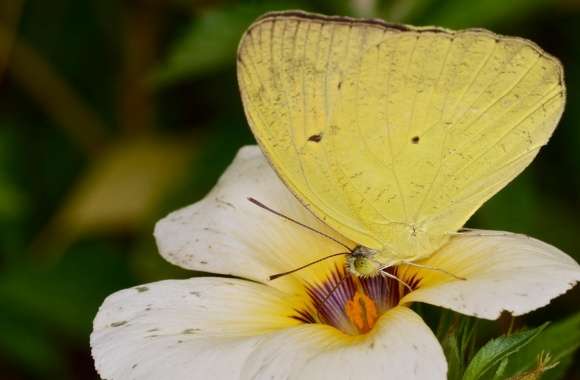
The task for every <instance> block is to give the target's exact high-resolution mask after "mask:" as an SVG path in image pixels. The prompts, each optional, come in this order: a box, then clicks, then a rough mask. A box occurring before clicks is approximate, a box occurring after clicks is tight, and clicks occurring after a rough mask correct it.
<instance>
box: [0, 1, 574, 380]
mask: <svg viewBox="0 0 580 380" xmlns="http://www.w3.org/2000/svg"><path fill="white" fill-rule="evenodd" d="M288 8H293V9H296V8H301V9H306V10H310V11H317V12H323V13H328V14H343V15H353V16H372V17H380V18H384V19H386V20H389V21H396V22H406V23H413V24H419V25H422V24H436V25H442V26H446V27H450V28H463V27H486V28H490V29H492V30H494V31H496V32H500V33H503V34H513V35H519V36H524V37H527V38H530V39H532V40H534V41H536V42H538V43H539V44H540V45H541V46H542V47H544V48H545V49H546V50H547V51H548V52H550V53H552V54H554V55H556V56H557V57H559V58H560V59H561V60H562V62H563V64H564V67H565V71H566V78H567V79H566V81H567V85H568V104H567V108H566V112H565V114H564V118H563V120H562V122H561V123H560V126H559V127H558V129H557V131H556V134H555V135H554V137H553V138H552V140H551V142H550V144H549V145H548V146H547V147H545V148H544V149H543V150H542V153H541V154H540V155H539V157H538V159H537V160H536V161H535V162H534V163H533V164H532V166H531V167H530V168H529V169H528V170H526V172H525V173H524V174H523V175H522V176H520V177H519V178H518V179H517V180H516V181H515V182H514V183H512V184H511V185H510V186H509V187H508V188H507V189H505V190H504V191H502V192H501V193H500V194H499V195H497V196H496V197H494V198H493V200H491V201H490V202H489V203H488V204H487V205H486V206H484V208H483V209H482V210H480V211H479V212H478V213H477V215H476V216H475V217H474V218H473V220H472V221H470V223H469V225H470V226H477V227H484V228H493V229H505V230H509V231H517V232H522V233H526V234H529V235H532V236H534V237H537V238H540V239H542V240H544V241H547V242H549V243H551V244H554V245H556V246H558V247H560V248H561V249H563V250H564V251H566V252H567V253H569V254H570V255H572V256H574V257H575V258H576V260H578V259H579V258H580V175H579V174H580V152H579V150H580V43H578V36H580V3H579V2H578V1H575V0H555V1H550V0H511V1H503V0H480V1H463V0H439V1H438V0H390V1H389V0H384V1H374V0H352V1H330V0H311V1H308V0H296V1H274V0H271V1H226V0H223V1H209V0H206V1H204V0H198V1H196V0H165V1H164V0H131V1H129V0H126V1H119V0H51V1H44V0H3V1H2V2H0V378H1V379H6V380H12V379H18V380H19V379H65V380H66V379H96V378H97V375H96V373H95V372H94V370H93V366H92V360H91V358H90V351H89V344H88V336H89V333H90V331H91V322H92V318H93V317H94V315H95V313H96V311H97V309H98V307H99V305H100V303H101V302H102V301H103V299H104V298H105V297H106V296H107V295H108V294H110V293H112V292H114V291H116V290H118V289H121V288H124V287H128V286H132V285H135V284H139V283H144V282H150V281H155V280H159V279H165V278H179V277H188V276H191V275H192V274H191V273H187V272H185V271H182V270H180V269H178V268H175V267H172V266H170V265H169V264H167V263H165V262H164V261H163V260H162V259H161V258H160V257H159V256H158V255H157V253H156V248H155V244H154V241H153V238H152V230H153V225H154V223H155V221H156V220H157V219H159V218H160V217H162V216H163V215H165V214H166V213H168V212H169V211H171V210H174V209H176V208H178V207H181V206H185V205H187V204H189V203H192V202H194V201H196V200H198V199H199V198H200V197H201V196H203V195H204V194H205V193H206V192H207V191H208V190H209V189H210V188H211V186H212V185H213V184H214V183H215V181H216V179H217V178H218V176H219V175H220V173H221V172H222V171H223V169H224V168H225V167H226V165H227V164H228V163H229V162H230V161H231V159H232V158H233V156H234V153H235V152H236V151H237V149H238V148H239V147H240V146H242V145H244V144H250V143H252V141H253V140H252V137H251V135H250V133H249V129H248V128H247V126H246V122H245V120H244V117H243V112H242V109H241V104H240V99H239V95H238V89H237V84H236V79H235V65H234V63H235V49H236V45H237V42H238V40H239V37H240V35H241V33H242V31H243V30H244V29H245V27H246V26H248V25H249V23H250V22H251V21H252V20H253V19H254V18H255V17H257V16H258V15H260V14H261V13H263V12H265V11H268V10H275V9H288ZM579 296H580V291H579V289H575V290H573V291H571V292H569V293H568V294H566V295H565V296H563V297H560V298H558V299H557V300H556V301H554V302H553V303H552V304H551V305H550V306H549V307H546V308H543V309H541V310H538V311H536V312H534V313H531V314H529V315H527V316H525V317H522V318H518V319H516V320H515V321H513V320H510V318H509V317H506V318H502V319H500V321H499V322H494V323H491V322H479V323H478V324H477V327H476V329H477V330H473V328H474V327H473V326H474V322H473V321H472V320H470V319H465V318H459V317H458V316H457V315H455V314H453V313H449V312H446V313H443V314H442V313H441V312H439V311H437V310H435V309H434V308H429V307H424V308H422V310H421V311H422V312H423V313H424V315H425V316H426V317H427V318H428V319H429V320H430V321H431V322H432V324H433V326H434V328H435V327H436V326H437V325H438V326H439V328H437V333H438V336H439V337H440V338H441V340H442V341H443V344H444V347H445V348H446V353H447V355H448V358H449V360H450V365H451V366H452V373H451V375H452V376H454V374H455V373H463V371H464V370H465V367H466V365H467V362H466V360H467V358H469V357H470V355H473V354H474V352H475V351H477V349H478V348H479V347H481V346H482V345H483V344H484V343H485V342H486V341H487V340H488V339H490V338H492V337H498V336H500V335H502V334H505V333H506V332H509V331H513V328H514V326H515V328H516V329H517V328H519V327H522V326H531V327H532V326H540V325H541V324H542V322H544V321H554V324H553V325H552V326H551V327H548V328H546V329H544V330H543V331H540V330H533V331H532V330H530V332H529V333H526V332H524V333H520V334H528V335H525V336H524V335H521V336H518V335H513V336H511V337H510V338H509V341H506V342H503V343H502V342H499V343H498V342H495V341H494V342H495V343H494V342H490V343H488V345H489V346H486V347H487V348H486V350H487V351H493V352H494V356H493V360H495V361H493V363H492V362H491V361H490V360H492V356H489V357H483V356H485V355H484V354H485V352H484V354H481V355H479V356H478V362H477V363H475V364H473V365H472V368H471V369H469V371H470V372H469V376H471V377H470V378H477V376H475V375H474V374H476V373H478V372H477V371H478V370H479V369H480V368H484V367H485V368H487V367H486V366H490V365H491V364H494V365H496V366H497V368H498V369H497V371H496V370H495V369H494V371H495V373H496V378H505V377H508V375H510V376H511V375H513V374H516V373H518V372H519V371H521V370H529V369H530V368H532V367H533V365H534V360H535V358H536V356H537V355H538V354H539V353H540V352H541V351H542V350H543V351H549V352H551V353H552V355H553V356H555V357H556V358H557V359H558V360H560V362H561V364H560V366H559V367H556V369H553V370H550V371H548V372H546V378H554V379H556V378H569V379H577V378H580V365H579V363H578V361H577V360H576V361H574V357H573V352H574V350H575V348H577V347H578V345H579V344H580V343H579V342H580V337H579V336H578V334H579V332H580V319H579V317H578V314H577V313H578V311H579V308H578V299H579ZM446 321H447V322H446ZM449 321H451V322H449ZM562 321H563V322H562ZM448 322H449V323H448ZM510 326H511V328H510ZM473 331H476V334H475V335H476V336H475V337H474V336H472V335H474V334H471V333H472V332H473ZM574 334H576V335H574ZM532 338H533V340H531V339H532ZM529 340H531V343H529V344H527V345H526V346H525V347H523V348H522V349H521V350H520V349H519V346H517V347H518V350H516V351H517V352H515V351H514V349H513V347H515V346H514V344H516V343H517V342H520V341H521V342H524V341H525V342H526V343H527V342H528V341H529ZM514 342H515V343H514ZM517 344H520V343H517ZM469 352H471V353H469ZM502 353H503V354H502ZM505 353H509V354H510V355H512V356H510V358H511V359H510V360H509V361H507V359H505V358H504V356H505V355H504V354H505ZM500 354H501V355H504V356H501V355H500ZM498 355H499V356H498ZM482 357H483V358H482ZM577 357H578V356H576V358H577ZM496 359H497V360H496ZM486 360H487V361H486ZM504 362H505V363H504ZM490 363H491V364H490ZM498 363H499V364H498ZM478 368H479V369H478ZM490 373H491V372H488V374H487V375H486V377H484V378H492V377H493V376H492V375H493V373H491V374H490ZM488 375H489V377H487V376H488ZM457 376H460V375H457ZM474 376H475V377H474Z"/></svg>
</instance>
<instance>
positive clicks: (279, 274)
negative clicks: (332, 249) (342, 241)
mask: <svg viewBox="0 0 580 380" xmlns="http://www.w3.org/2000/svg"><path fill="white" fill-rule="evenodd" d="M349 253H350V252H340V253H333V254H332V255H328V256H325V257H322V258H320V259H318V260H314V261H312V262H309V263H308V264H305V265H302V266H301V267H298V268H295V269H292V270H289V271H288V272H282V273H277V274H273V275H271V276H270V277H268V279H269V280H270V281H272V280H275V279H277V278H280V277H282V276H286V275H287V274H292V273H294V272H298V271H299V270H302V269H304V268H307V267H309V266H311V265H314V264H317V263H319V262H321V261H324V260H327V259H330V258H332V257H336V256H340V255H348V254H349Z"/></svg>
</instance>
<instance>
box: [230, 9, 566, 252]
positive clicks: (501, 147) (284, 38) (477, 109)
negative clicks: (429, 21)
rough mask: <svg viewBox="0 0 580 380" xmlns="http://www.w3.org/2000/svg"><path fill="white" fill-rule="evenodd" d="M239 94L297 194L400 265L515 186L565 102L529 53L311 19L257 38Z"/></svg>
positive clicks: (493, 40) (279, 25) (272, 26)
mask: <svg viewBox="0 0 580 380" xmlns="http://www.w3.org/2000/svg"><path fill="white" fill-rule="evenodd" d="M238 80H239V83H240V89H241V93H242V99H243V103H244V108H245V111H246V115H247V118H248V121H249V123H250V126H251V128H252V131H253V132H254V135H255V136H256V139H257V140H258V142H259V144H260V146H261V147H262V149H263V151H264V153H265V154H266V155H267V157H268V158H269V160H270V162H271V164H272V166H273V167H274V168H275V170H276V171H277V173H278V174H279V176H280V177H281V178H282V179H283V180H284V182H285V183H286V184H287V186H288V187H289V188H290V189H291V190H292V191H293V192H294V194H295V195H296V196H297V197H298V198H299V199H300V200H301V201H302V202H303V203H304V204H305V205H306V207H308V208H309V209H310V210H311V211H312V212H313V213H314V214H315V215H317V216H318V217H319V218H321V219H322V220H324V221H325V222H326V223H327V224H329V225H330V226H331V227H333V228H334V229H336V230H337V231H339V232H340V233H342V234H344V235H345V236H346V237H348V238H349V239H351V240H353V241H356V242H357V243H359V244H361V245H364V246H367V247H370V248H375V249H384V248H385V247H388V248H389V250H390V251H391V252H393V254H395V255H396V256H398V257H401V258H420V257H423V256H426V255H428V254H429V253H431V252H432V251H433V250H434V249H436V248H438V247H439V246H440V245H441V244H443V242H444V241H445V239H447V238H448V236H449V233H451V232H455V231H457V230H458V229H459V228H460V227H462V226H463V224H464V223H465V222H466V221H467V219H468V218H469V217H470V216H471V215H472V214H473V213H474V212H475V211H476V210H477V209H478V208H479V207H480V206H481V205H482V204H483V203H484V202H485V201H486V200H487V199H489V198H490V197H491V196H492V195H493V194H495V193H496V192H497V191H499V190H500V189H501V188H503V187H504V186H505V185H506V184H507V183H508V182H509V181H511V180H512V179H513V178H514V177H515V176H516V175H517V174H519V173H520V172H521V171H522V170H523V169H524V168H525V167H526V166H527V165H528V164H529V163H530V162H531V161H532V159H533V158H534V157H535V156H536V154H537V153H538V150H539V149H540V147H541V146H542V145H544V144H545V143H546V142H547V141H548V139H549V137H550V135H551V134H552V132H553V130H554V128H555V126H556V124H557V122H558V120H559V118H560V116H561V114H562V111H563V107H564V99H565V90H564V85H563V74H562V69H561V66H560V64H559V63H558V61H557V60H556V59H554V58H552V57H550V56H549V55H547V54H546V53H544V52H543V51H542V50H541V49H539V48H538V47H537V46H536V45H534V44H533V43H531V42H529V41H526V40H523V39H518V38H510V37H502V36H498V35H495V34H493V33H491V32H488V31H484V30H465V31H457V32H453V31H448V30H444V29H440V28H414V27H409V26H401V25H389V24H385V23H382V22H380V21H376V20H356V19H350V18H339V17H326V16H320V15H312V14H306V13H301V12H285V13H284V12H283V13H274V14H269V15H266V16H265V17H263V18H261V19H260V20H258V21H257V22H256V23H254V24H253V25H252V26H251V27H250V28H249V29H248V31H247V32H246V34H245V35H244V37H243V39H242V41H241V43H240V47H239V54H238Z"/></svg>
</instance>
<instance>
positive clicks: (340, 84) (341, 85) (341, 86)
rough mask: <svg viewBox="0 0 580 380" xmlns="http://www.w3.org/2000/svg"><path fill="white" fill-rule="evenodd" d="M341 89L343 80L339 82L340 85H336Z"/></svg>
mask: <svg viewBox="0 0 580 380" xmlns="http://www.w3.org/2000/svg"><path fill="white" fill-rule="evenodd" d="M336 87H337V88H338V89H339V90H340V88H341V87H342V81H340V82H338V86H336Z"/></svg>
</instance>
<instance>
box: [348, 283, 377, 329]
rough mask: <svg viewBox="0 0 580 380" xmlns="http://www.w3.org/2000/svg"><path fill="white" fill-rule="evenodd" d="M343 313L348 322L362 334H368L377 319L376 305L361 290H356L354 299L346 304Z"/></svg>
mask: <svg viewBox="0 0 580 380" xmlns="http://www.w3.org/2000/svg"><path fill="white" fill-rule="evenodd" d="M344 311H345V312H346V316H347V317H348V319H349V320H350V322H351V323H352V324H354V325H355V326H356V327H357V328H358V330H359V331H361V332H362V333H363V334H364V333H367V332H369V331H370V330H371V329H372V328H373V326H374V325H375V322H376V321H377V319H379V314H378V311H377V305H376V304H375V302H374V301H373V300H372V299H370V297H369V296H367V295H366V294H365V293H364V291H362V290H357V291H356V292H355V293H354V297H353V298H352V299H350V300H348V301H347V302H346V305H344Z"/></svg>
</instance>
